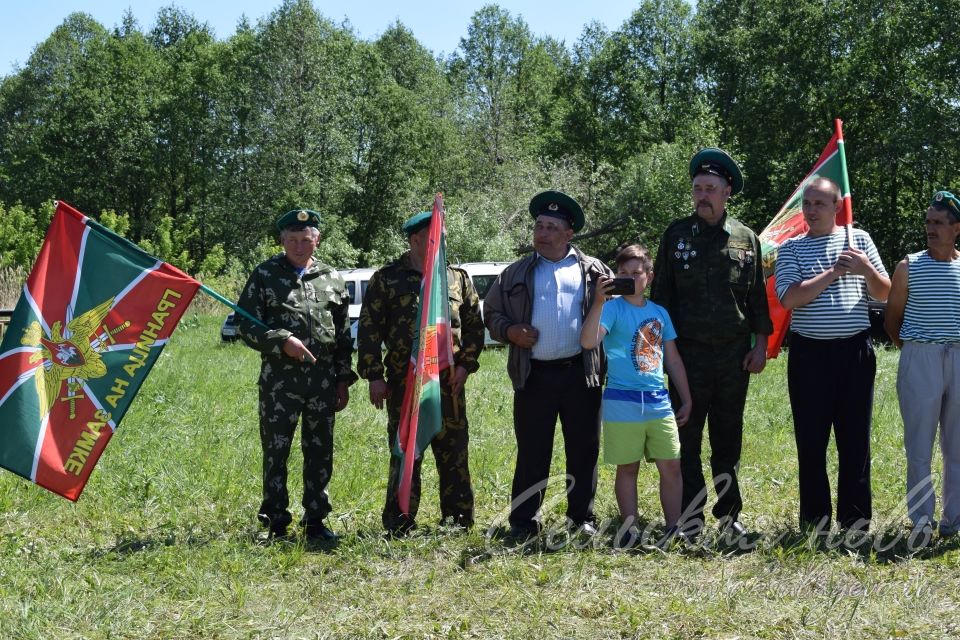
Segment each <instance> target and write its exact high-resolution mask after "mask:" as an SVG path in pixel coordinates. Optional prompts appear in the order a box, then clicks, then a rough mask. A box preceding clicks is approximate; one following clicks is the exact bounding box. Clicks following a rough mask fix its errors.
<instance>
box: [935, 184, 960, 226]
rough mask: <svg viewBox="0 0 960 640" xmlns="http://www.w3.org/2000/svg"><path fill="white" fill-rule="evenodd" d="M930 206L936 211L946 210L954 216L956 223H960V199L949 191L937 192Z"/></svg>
mask: <svg viewBox="0 0 960 640" xmlns="http://www.w3.org/2000/svg"><path fill="white" fill-rule="evenodd" d="M930 206H931V207H934V208H936V209H945V210H946V211H947V213H949V214H950V215H951V216H953V219H954V221H957V222H960V199H958V198H957V196H955V195H953V194H952V193H950V192H949V191H937V192H936V193H935V194H933V200H931V201H930Z"/></svg>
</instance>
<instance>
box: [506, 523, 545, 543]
mask: <svg viewBox="0 0 960 640" xmlns="http://www.w3.org/2000/svg"><path fill="white" fill-rule="evenodd" d="M538 535H540V528H539V527H538V526H537V525H524V524H512V525H510V531H509V532H508V533H507V536H506V539H507V540H508V541H510V542H526V541H527V540H530V539H531V538H536V537H537V536H538Z"/></svg>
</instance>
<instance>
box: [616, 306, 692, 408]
mask: <svg viewBox="0 0 960 640" xmlns="http://www.w3.org/2000/svg"><path fill="white" fill-rule="evenodd" d="M600 326H602V327H603V328H604V329H606V331H607V335H606V336H604V338H603V348H604V350H605V351H606V354H607V387H608V388H610V389H626V390H631V391H659V390H661V389H663V388H664V385H663V341H664V340H676V338H677V332H676V331H675V330H674V328H673V322H671V321H670V315H669V314H668V313H667V310H666V309H664V308H663V307H661V306H660V305H658V304H655V303H653V302H650V301H649V300H647V302H646V304H644V305H643V306H642V307H638V306H636V305H633V304H630V303H629V302H627V301H626V300H624V299H623V298H615V299H613V300H611V301H610V302H608V303H606V304H605V305H604V306H603V313H602V314H601V315H600Z"/></svg>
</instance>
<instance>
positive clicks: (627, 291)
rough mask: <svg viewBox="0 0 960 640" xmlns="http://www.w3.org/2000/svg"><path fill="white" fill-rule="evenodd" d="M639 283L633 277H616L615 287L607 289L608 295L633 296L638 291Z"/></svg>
mask: <svg viewBox="0 0 960 640" xmlns="http://www.w3.org/2000/svg"><path fill="white" fill-rule="evenodd" d="M636 288H637V283H636V282H635V281H634V279H633V278H614V279H613V287H612V288H610V289H607V295H611V296H632V295H633V294H634V293H636Z"/></svg>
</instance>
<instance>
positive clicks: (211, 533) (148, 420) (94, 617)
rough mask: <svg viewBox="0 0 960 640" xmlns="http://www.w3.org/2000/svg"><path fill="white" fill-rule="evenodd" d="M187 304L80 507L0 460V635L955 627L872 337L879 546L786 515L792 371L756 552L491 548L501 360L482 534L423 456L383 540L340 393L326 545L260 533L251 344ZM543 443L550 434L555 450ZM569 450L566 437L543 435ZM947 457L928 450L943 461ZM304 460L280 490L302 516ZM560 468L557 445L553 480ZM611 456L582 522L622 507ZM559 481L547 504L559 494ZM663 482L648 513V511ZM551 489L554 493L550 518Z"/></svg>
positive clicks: (480, 394) (499, 488)
mask: <svg viewBox="0 0 960 640" xmlns="http://www.w3.org/2000/svg"><path fill="white" fill-rule="evenodd" d="M219 321H220V318H219V317H213V316H189V317H187V318H186V319H185V320H184V321H183V322H182V323H181V325H180V328H179V329H178V330H177V332H176V334H175V335H174V338H173V341H172V343H171V344H170V346H169V347H168V348H167V350H166V351H165V352H164V354H163V356H162V357H161V359H160V361H159V362H158V364H157V366H156V368H155V369H154V372H153V374H152V375H151V377H150V378H149V379H148V380H147V382H146V384H145V385H144V387H143V388H142V390H141V392H140V394H139V396H138V397H137V399H136V401H135V402H134V404H133V408H132V409H131V410H130V412H129V413H128V415H127V416H126V418H125V419H124V422H123V424H122V425H121V427H120V429H119V430H118V432H117V433H116V435H115V436H114V438H113V441H112V443H111V444H110V446H109V447H108V448H107V450H106V453H105V454H104V456H103V458H102V459H101V461H100V463H99V465H98V467H97V469H96V470H95V471H94V473H93V475H92V477H91V480H90V483H89V484H88V486H87V489H86V492H85V493H84V495H83V497H82V498H81V499H80V501H79V502H78V503H76V504H72V503H70V502H68V501H66V500H64V499H62V498H60V497H57V496H54V495H53V494H50V493H48V492H47V491H45V490H43V489H40V488H39V487H36V486H34V485H32V484H30V483H28V482H26V481H24V480H22V479H20V478H18V477H16V476H14V475H12V474H10V473H6V472H0V638H18V639H19V638H48V637H56V638H322V637H351V638H352V637H370V638H396V637H411V638H419V637H431V638H486V637H506V638H539V637H569V638H585V637H589V638H609V637H628V638H629V637H636V638H648V637H675V638H697V637H705V638H821V637H849V636H853V635H855V636H857V637H859V638H888V637H906V638H941V637H942V638H948V637H957V636H958V635H960V612H958V600H960V596H958V594H960V543H957V542H940V543H938V544H937V545H935V546H934V547H933V548H931V549H928V550H926V551H923V552H921V553H919V554H917V555H915V556H912V557H911V556H910V554H909V550H908V548H907V546H906V545H905V544H904V543H903V542H902V541H898V540H897V538H898V536H899V535H900V534H901V533H902V532H903V524H904V511H903V508H902V506H901V504H900V502H901V497H902V494H903V483H904V480H903V476H904V460H903V454H902V438H901V433H900V429H901V428H900V423H899V415H898V411H897V406H896V395H895V391H894V379H895V374H896V363H897V355H896V353H894V352H890V351H883V352H881V353H880V358H879V363H880V364H879V373H878V384H877V394H876V408H875V420H874V431H873V450H874V458H873V473H874V480H873V489H874V505H875V506H874V508H875V513H876V514H877V518H876V523H875V526H876V529H877V530H878V531H879V533H878V534H877V536H876V537H875V538H871V539H870V540H867V541H865V542H864V544H861V545H859V547H857V548H850V546H849V545H846V544H843V541H842V540H840V539H839V538H837V539H836V540H828V542H827V544H825V545H821V546H819V547H817V546H815V545H813V544H812V543H810V542H809V541H807V540H805V539H804V538H803V537H801V536H800V535H799V534H798V533H797V532H796V530H795V528H794V522H795V520H796V516H797V489H796V485H797V480H796V474H797V469H796V453H795V447H794V443H793V435H792V427H791V420H790V412H789V404H788V401H787V398H786V384H785V376H786V371H785V361H784V359H783V358H781V359H779V360H777V361H773V362H771V363H770V364H769V365H768V367H767V370H766V371H765V372H764V373H763V374H762V375H761V376H759V377H755V378H754V380H753V383H752V386H751V392H750V399H749V401H748V411H747V416H746V423H747V427H746V435H745V443H744V452H743V462H742V467H741V476H742V490H743V494H744V502H745V505H746V510H745V512H744V521H745V523H746V524H747V526H748V528H750V529H752V530H755V531H759V532H762V533H763V536H764V537H763V538H761V539H759V540H755V541H754V543H755V544H754V545H753V548H752V549H749V550H742V549H738V548H737V547H735V546H734V547H730V546H725V545H722V544H710V545H707V546H701V547H696V548H688V549H684V550H679V551H671V552H666V553H664V552H661V551H657V550H641V551H639V552H629V553H624V552H620V551H614V550H612V549H611V548H610V546H609V543H608V541H607V540H598V541H597V542H596V544H594V545H593V546H588V547H585V548H577V547H584V545H573V544H566V545H564V544H563V540H553V541H551V543H550V544H549V545H547V547H546V548H529V547H528V548H519V549H518V548H514V547H508V546H504V545H503V544H501V543H499V542H497V541H491V540H489V539H488V538H487V536H486V535H485V534H486V533H487V529H488V527H489V526H490V525H491V524H493V523H495V522H496V521H497V519H498V518H501V517H502V516H503V514H504V510H505V509H506V507H507V504H508V502H509V491H510V480H511V477H512V472H513V464H514V443H513V433H512V421H511V402H512V400H511V392H510V389H509V383H508V381H507V378H506V375H505V370H504V367H505V352H504V351H503V350H492V351H488V352H487V353H485V354H484V356H483V359H482V368H481V370H480V372H479V373H478V374H477V375H476V376H472V377H471V379H470V381H469V382H468V391H467V394H468V408H469V416H470V424H471V427H470V431H471V439H472V441H471V470H472V473H473V478H474V489H475V492H476V496H477V523H478V526H477V527H476V529H475V530H473V531H472V532H470V533H469V534H457V533H455V532H450V531H446V530H442V529H439V528H438V527H436V526H433V523H435V522H436V520H437V519H438V517H439V512H438V506H437V499H436V473H435V471H434V470H433V469H432V466H433V462H432V459H428V460H427V464H425V465H424V470H425V473H424V497H423V500H422V506H421V513H420V517H419V522H420V523H421V529H420V530H418V531H417V532H416V533H415V534H414V535H413V536H411V537H410V538H407V539H403V540H387V539H384V538H383V536H382V535H381V530H380V521H379V512H380V508H381V504H382V499H383V493H384V487H385V480H386V463H387V446H386V442H385V440H386V438H385V420H386V418H385V416H384V414H383V413H381V412H377V411H376V410H375V409H373V408H372V407H371V406H370V404H369V402H367V400H366V384H365V383H360V384H358V385H356V386H355V387H354V389H353V397H352V399H351V403H350V405H349V407H348V408H347V410H346V411H345V412H344V413H342V414H340V417H339V418H338V420H337V431H336V451H335V473H334V477H333V480H332V482H331V486H330V491H331V498H332V502H333V505H334V513H333V514H332V515H333V517H332V519H331V521H330V523H331V525H332V526H333V528H335V529H336V530H337V531H338V532H339V533H342V534H344V537H343V539H342V540H341V542H340V544H339V545H338V546H337V547H335V548H332V549H318V548H306V547H304V546H303V545H302V544H274V545H269V546H263V545H261V544H258V543H257V540H256V536H257V533H258V527H257V525H256V520H255V517H254V516H255V511H256V509H257V506H258V504H259V494H260V480H259V474H260V451H259V443H258V436H257V424H256V393H255V377H256V372H257V367H258V361H257V356H256V354H255V353H254V352H252V351H251V350H249V349H247V348H245V347H244V346H242V345H239V344H238V345H224V344H221V343H220V341H219V336H218V324H219ZM558 442H559V441H558ZM556 450H557V451H561V449H560V447H559V446H558V447H557V448H556ZM937 455H939V454H937ZM299 468H300V467H299V450H297V449H295V453H294V455H293V471H292V473H291V495H292V496H293V497H294V498H295V499H297V504H295V506H294V518H297V517H299V512H298V509H299V504H298V502H299V500H298V496H299V494H300V481H299V477H298V475H299ZM561 470H562V458H560V457H559V455H558V456H557V457H556V458H555V471H556V472H557V473H559V472H561ZM612 483H613V473H612V468H609V467H604V468H602V469H601V480H600V489H599V491H598V496H597V514H598V516H599V517H600V518H603V519H614V518H615V516H616V504H615V502H614V499H613V491H612ZM557 493H558V492H557V490H555V489H554V490H552V492H551V495H556V494H557ZM656 496H657V494H656V472H655V470H654V469H653V468H652V467H651V468H648V469H644V470H643V471H642V472H641V502H642V504H641V513H642V514H644V516H646V517H648V518H649V519H650V521H651V522H658V521H659V519H660V509H659V505H658V502H657V497H656ZM563 506H564V503H563V502H562V501H561V502H559V503H555V506H554V508H553V512H554V513H555V514H556V515H558V516H559V515H560V514H562V512H563Z"/></svg>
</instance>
